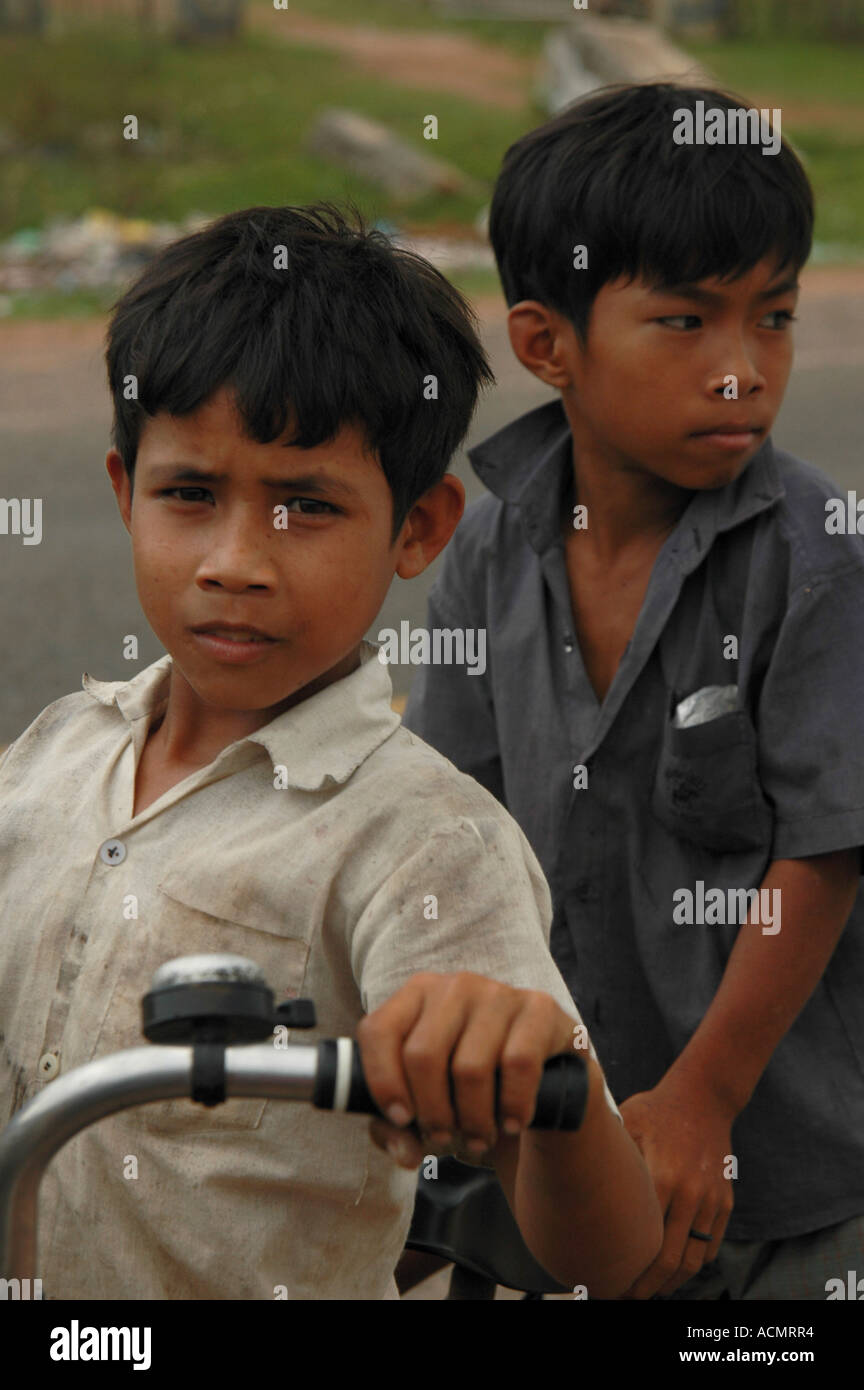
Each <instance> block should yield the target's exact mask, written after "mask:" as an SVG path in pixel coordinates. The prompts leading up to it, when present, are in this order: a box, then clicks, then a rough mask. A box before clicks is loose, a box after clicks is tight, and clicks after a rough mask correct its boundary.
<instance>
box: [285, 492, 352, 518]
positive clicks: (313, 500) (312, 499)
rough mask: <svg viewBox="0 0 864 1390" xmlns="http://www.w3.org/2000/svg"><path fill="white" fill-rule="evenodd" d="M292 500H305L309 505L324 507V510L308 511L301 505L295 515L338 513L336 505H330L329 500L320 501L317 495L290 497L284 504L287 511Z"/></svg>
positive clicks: (290, 506)
mask: <svg viewBox="0 0 864 1390" xmlns="http://www.w3.org/2000/svg"><path fill="white" fill-rule="evenodd" d="M294 502H306V503H308V504H309V506H311V507H324V508H325V510H324V511H323V512H310V511H308V510H307V509H306V508H305V507H303V508H302V509H301V510H300V511H299V512H297V513H296V515H298V516H327V514H328V513H332V515H333V516H338V514H339V508H338V507H334V506H332V504H331V503H330V502H322V501H321V499H320V498H319V497H291V498H290V499H289V500H288V501H287V502H286V503H285V504H284V505H285V507H286V509H287V510H288V511H289V512H290V511H291V509H292V504H293V503H294Z"/></svg>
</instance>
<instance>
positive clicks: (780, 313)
mask: <svg viewBox="0 0 864 1390" xmlns="http://www.w3.org/2000/svg"><path fill="white" fill-rule="evenodd" d="M765 318H766V319H777V318H781V319H785V320H786V323H782V324H777V325H775V327H774V329H773V331H774V332H775V333H782V332H783V330H784V328H785V327H786V324H788V323H797V322H798V319H797V318H796V316H795V314H790V312H789V310H788V309H772V310H771V313H770V314H766V315H765ZM760 322H761V323H764V322H765V319H762V320H760Z"/></svg>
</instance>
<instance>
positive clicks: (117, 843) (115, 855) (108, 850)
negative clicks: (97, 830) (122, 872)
mask: <svg viewBox="0 0 864 1390" xmlns="http://www.w3.org/2000/svg"><path fill="white" fill-rule="evenodd" d="M99 858H100V859H101V860H102V863H103V864H122V863H123V860H124V859H125V858H126V846H125V845H124V843H123V841H122V840H106V841H105V843H104V845H102V846H101V847H100V849H99Z"/></svg>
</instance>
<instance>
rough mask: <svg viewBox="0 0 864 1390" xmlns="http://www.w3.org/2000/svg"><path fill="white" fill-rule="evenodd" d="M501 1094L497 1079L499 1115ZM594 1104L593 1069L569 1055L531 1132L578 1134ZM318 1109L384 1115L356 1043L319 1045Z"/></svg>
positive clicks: (550, 1072) (541, 1096)
mask: <svg viewBox="0 0 864 1390" xmlns="http://www.w3.org/2000/svg"><path fill="white" fill-rule="evenodd" d="M500 1089H501V1078H500V1074H499V1073H498V1072H497V1071H496V1073H495V1112H496V1115H497V1113H498V1103H499V1096H500ZM587 1100H588V1067H587V1065H586V1062H585V1059H584V1058H583V1057H580V1056H577V1055H576V1054H575V1053H573V1054H572V1055H571V1054H570V1053H567V1052H564V1053H561V1054H560V1055H558V1056H557V1057H550V1058H549V1060H548V1061H547V1062H546V1064H545V1065H544V1067H543V1075H542V1077H541V1078H540V1085H539V1087H538V1089H537V1102H536V1106H535V1111H534V1118H533V1120H532V1121H531V1125H530V1128H531V1129H558V1130H574V1129H578V1128H579V1127H580V1125H581V1124H582V1120H583V1118H584V1115H585V1105H586V1103H587ZM312 1104H313V1105H317V1106H318V1108H319V1109H321V1110H344V1111H348V1112H350V1113H352V1114H358V1115H379V1116H381V1118H382V1119H386V1116H383V1115H381V1111H380V1110H379V1109H378V1106H377V1105H376V1103H375V1101H374V1100H373V1099H372V1096H371V1094H370V1091H369V1088H368V1087H367V1085H366V1078H365V1076H364V1075H363V1063H362V1061H361V1059H360V1049H359V1047H358V1046H357V1044H356V1043H355V1042H354V1041H353V1039H351V1038H325V1039H323V1040H322V1041H321V1042H319V1043H318V1067H317V1071H316V1076H315V1089H314V1091H313V1093H312Z"/></svg>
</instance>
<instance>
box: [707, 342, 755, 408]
mask: <svg viewBox="0 0 864 1390" xmlns="http://www.w3.org/2000/svg"><path fill="white" fill-rule="evenodd" d="M715 362H716V366H715V368H714V370H713V371H712V372H711V377H710V381H709V386H708V389H709V391H710V392H711V394H712V395H718V396H723V397H724V398H725V399H726V400H737V399H741V398H742V397H744V396H751V395H753V393H754V392H758V391H764V390H765V388H766V386H767V384H768V383H767V380H766V378H765V375H764V373H763V372H761V371H760V370H759V366H758V364H757V361H756V345H755V344H748V342H747V340H746V338H745V337H744V336H743V334H740V333H738V334H734V335H730V336H729V338H728V339H727V341H726V342H725V343H724V345H723V347H722V348H721V350H720V352H719V353H718V355H717V357H716V358H715Z"/></svg>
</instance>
